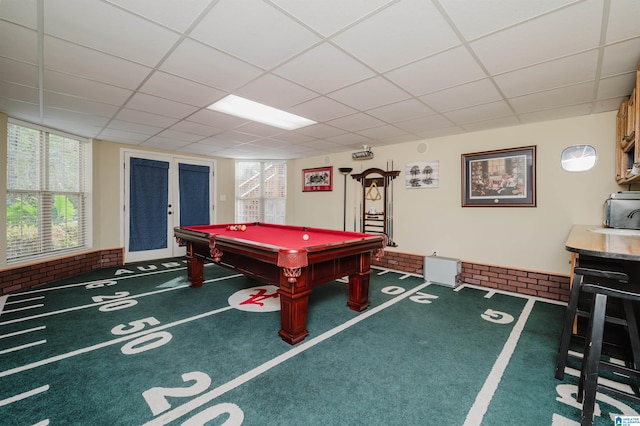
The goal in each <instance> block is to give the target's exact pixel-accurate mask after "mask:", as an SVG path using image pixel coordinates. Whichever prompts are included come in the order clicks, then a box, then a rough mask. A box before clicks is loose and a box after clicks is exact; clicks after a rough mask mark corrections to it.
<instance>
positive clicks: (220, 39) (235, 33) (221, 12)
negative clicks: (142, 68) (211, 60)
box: [191, 0, 320, 69]
mask: <svg viewBox="0 0 640 426" xmlns="http://www.w3.org/2000/svg"><path fill="white" fill-rule="evenodd" d="M191 36H192V37H194V38H195V39H198V40H200V41H202V42H203V43H206V44H208V45H210V46H213V47H215V48H217V49H220V50H223V51H225V52H228V53H230V54H232V55H234V56H236V57H238V58H241V59H243V60H245V61H247V62H249V63H252V64H255V65H258V66H259V67H262V68H266V69H268V68H273V67H275V66H276V65H278V64H280V63H282V62H283V61H285V60H286V59H289V58H291V57H293V56H295V55H296V54H298V53H300V52H301V51H303V50H304V49H306V48H308V47H310V46H311V45H313V44H314V43H317V42H318V41H319V40H320V39H319V37H318V36H316V35H315V34H313V33H312V32H311V31H309V30H308V29H306V28H304V27H303V26H302V25H300V24H298V23H297V22H295V21H293V20H291V19H290V18H289V17H287V16H286V15H285V14H283V13H282V12H280V11H279V10H277V9H276V8H274V7H273V6H271V5H269V4H267V3H265V2H257V1H254V0H220V1H218V2H217V3H216V5H215V7H214V8H213V9H212V10H211V11H210V12H209V13H208V14H207V16H206V17H205V18H204V19H203V20H202V21H201V22H200V23H199V24H198V25H197V26H196V27H195V28H194V29H193V31H192V32H191Z"/></svg>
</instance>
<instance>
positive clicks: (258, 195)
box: [236, 160, 287, 224]
mask: <svg viewBox="0 0 640 426" xmlns="http://www.w3.org/2000/svg"><path fill="white" fill-rule="evenodd" d="M286 201H287V163H286V162H284V161H243V160H238V161H236V222H238V223H242V222H268V223H278V224H284V223H285V220H286V217H285V216H286V215H285V213H286Z"/></svg>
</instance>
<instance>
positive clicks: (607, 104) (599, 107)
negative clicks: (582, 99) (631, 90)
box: [590, 96, 625, 114]
mask: <svg viewBox="0 0 640 426" xmlns="http://www.w3.org/2000/svg"><path fill="white" fill-rule="evenodd" d="M624 98H625V97H624V96H621V97H619V98H611V99H603V100H601V101H597V102H596V103H595V106H593V109H592V110H591V111H590V113H593V114H598V113H601V112H608V111H616V110H617V109H618V108H620V104H622V101H624Z"/></svg>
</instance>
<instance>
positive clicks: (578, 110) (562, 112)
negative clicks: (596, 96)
mask: <svg viewBox="0 0 640 426" xmlns="http://www.w3.org/2000/svg"><path fill="white" fill-rule="evenodd" d="M618 105H619V104H618ZM590 110H591V104H590V103H588V104H579V105H571V106H567V107H562V108H554V109H548V110H545V111H536V112H532V113H528V114H521V115H520V119H521V120H522V122H523V123H535V122H539V121H547V120H559V119H561V118H569V117H577V116H579V115H585V114H589V113H590Z"/></svg>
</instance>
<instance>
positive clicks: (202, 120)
mask: <svg viewBox="0 0 640 426" xmlns="http://www.w3.org/2000/svg"><path fill="white" fill-rule="evenodd" d="M187 120H188V121H192V122H195V123H199V124H204V125H205V126H213V127H219V128H221V129H233V128H235V127H237V126H240V125H241V124H244V123H247V120H245V119H244V118H239V117H235V116H233V115H229V114H224V113H222V112H218V111H213V110H210V109H201V110H200V111H198V112H196V113H194V114H191V115H190V116H189V117H188V118H187Z"/></svg>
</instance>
